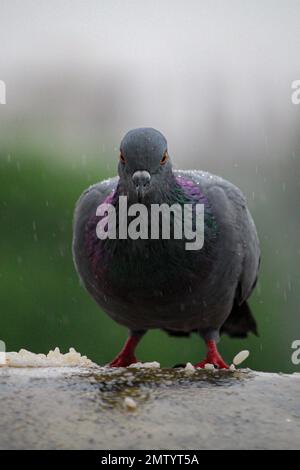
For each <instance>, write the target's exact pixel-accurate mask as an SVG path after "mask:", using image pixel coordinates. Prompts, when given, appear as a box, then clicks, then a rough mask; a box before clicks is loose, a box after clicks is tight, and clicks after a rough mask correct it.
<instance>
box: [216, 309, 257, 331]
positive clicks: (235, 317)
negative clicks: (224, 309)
mask: <svg viewBox="0 0 300 470" xmlns="http://www.w3.org/2000/svg"><path fill="white" fill-rule="evenodd" d="M220 332H221V334H222V333H226V334H228V335H229V336H231V337H232V338H246V337H247V336H248V333H254V334H255V335H256V336H258V332H257V324H256V321H255V319H254V317H253V315H252V312H251V310H250V307H249V305H248V303H247V302H243V303H242V304H241V305H239V304H238V303H237V302H235V303H234V304H233V307H232V310H231V313H230V315H229V317H228V318H227V320H226V321H225V323H224V325H223V326H222V328H221V330H220Z"/></svg>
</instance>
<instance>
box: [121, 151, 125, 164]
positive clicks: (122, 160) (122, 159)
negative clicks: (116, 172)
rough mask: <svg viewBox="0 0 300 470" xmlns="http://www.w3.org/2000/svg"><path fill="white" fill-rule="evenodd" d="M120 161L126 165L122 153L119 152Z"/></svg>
mask: <svg viewBox="0 0 300 470" xmlns="http://www.w3.org/2000/svg"><path fill="white" fill-rule="evenodd" d="M120 161H121V162H122V163H126V160H125V157H124V155H123V154H122V152H120Z"/></svg>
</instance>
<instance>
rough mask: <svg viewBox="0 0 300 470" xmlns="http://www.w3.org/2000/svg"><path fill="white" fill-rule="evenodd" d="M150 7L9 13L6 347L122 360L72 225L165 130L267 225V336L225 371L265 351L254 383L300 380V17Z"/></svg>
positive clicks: (12, 9)
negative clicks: (294, 92) (299, 353)
mask: <svg viewBox="0 0 300 470" xmlns="http://www.w3.org/2000/svg"><path fill="white" fill-rule="evenodd" d="M150 3H151V6H149V3H148V2H146V1H140V2H137V1H135V0H132V1H127V0H126V1H123V2H120V1H115V2H109V1H107V0H103V1H102V2H97V1H94V0H89V1H88V2H82V1H80V0H74V1H72V2H70V1H68V0H65V1H64V2H59V1H57V0H54V1H53V2H44V1H43V2H39V3H38V4H37V2H34V1H31V0H24V1H18V0H10V1H7V0H2V2H1V19H0V21H1V29H0V65H1V67H0V79H1V80H4V81H5V83H6V87H7V104H6V105H0V208H1V209H0V230H1V234H0V243H1V245H0V302H1V305H0V339H2V340H3V341H5V343H6V346H7V350H18V349H20V348H26V349H29V350H31V351H34V352H48V351H49V349H53V348H54V347H55V346H59V347H60V348H61V350H62V351H64V352H65V351H67V350H68V348H69V347H75V348H76V349H77V350H79V351H80V352H81V353H82V354H87V355H88V356H89V357H90V358H91V359H93V360H94V361H96V362H97V363H99V364H105V363H107V362H108V361H109V360H110V359H112V357H114V356H115V355H116V353H117V352H118V351H119V349H120V347H121V345H122V342H123V341H124V340H125V337H126V331H125V329H124V328H122V327H120V326H118V325H116V324H115V323H113V322H112V321H111V320H110V319H109V318H108V317H107V316H106V315H105V314H104V313H103V312H101V311H100V309H99V308H98V306H97V305H96V304H95V303H94V301H93V300H92V299H91V298H90V297H89V295H88V294H87V293H86V292H85V291H84V289H83V288H82V287H81V286H80V285H79V281H78V278H77V275H76V273H75V270H74V267H73V262H72V256H71V238H72V215H73V209H74V204H75V202H76V200H77V198H78V197H79V195H80V194H81V192H82V191H83V190H84V189H85V188H86V187H87V186H89V185H90V184H92V183H94V182H96V181H99V180H101V179H102V178H106V177H108V176H113V175H115V174H116V166H117V160H118V145H119V142H120V140H121V138H122V136H123V134H124V133H125V132H126V131H127V130H129V129H130V128H133V127H139V126H144V125H149V126H153V127H156V128H158V129H160V130H161V131H162V132H163V133H164V134H165V135H166V137H167V138H168V141H169V150H170V154H171V156H172V157H174V162H175V166H176V167H179V168H186V169H188V168H197V169H203V170H208V171H212V172H213V173H216V174H219V175H221V176H223V177H225V178H227V179H229V180H230V181H232V182H233V183H235V184H236V185H238V186H239V187H240V188H241V189H242V190H243V191H244V193H245V194H246V196H247V199H248V203H249V207H250V210H251V212H252V214H253V217H254V220H255V222H256V224H257V228H258V232H259V236H260V240H261V246H262V266H261V274H260V277H259V282H258V285H257V288H256V290H255V292H254V294H253V295H252V297H251V302H250V303H251V307H252V309H253V312H254V314H255V317H256V319H257V322H258V326H259V333H260V336H259V338H256V337H254V336H250V337H249V338H248V339H246V340H241V341H240V340H232V339H229V338H227V337H223V338H222V341H221V345H220V350H221V352H222V353H223V355H224V357H225V359H226V360H227V361H228V362H230V361H231V358H232V357H233V356H234V355H235V354H236V353H237V352H239V351H240V350H241V349H249V350H250V351H251V356H250V358H249V360H248V361H247V365H248V366H249V367H252V368H255V369H258V370H269V371H284V372H293V371H299V370H300V366H299V365H298V366H297V365H293V364H292V362H291V355H292V349H291V344H292V342H293V341H294V340H296V339H300V328H299V324H300V321H299V299H300V271H299V261H300V243H299V239H300V221H299V202H300V197H299V196H300V163H299V158H300V137H299V128H300V106H295V105H293V104H292V103H291V83H292V81H293V80H295V79H297V78H298V79H299V76H297V74H298V72H299V68H298V67H297V64H298V63H299V57H298V54H299V49H300V31H299V27H298V18H299V14H300V11H299V10H300V5H299V2H296V1H294V0H291V1H290V2H289V6H288V7H287V6H286V2H283V1H279V0H278V1H275V0H274V1H272V2H270V1H269V0H266V1H265V2H263V4H262V2H256V1H251V2H250V1H249V2H247V1H246V2H245V1H242V2H240V1H237V0H233V1H232V2H230V5H229V4H228V3H227V2H226V4H225V2H217V1H216V2H208V1H203V2H197V1H194V0H190V2H189V8H187V7H186V3H185V2H180V1H173V2H170V1H168V0H166V1H164V2H156V1H153V2H150ZM67 18H68V20H67ZM162 18H165V20H166V21H162ZM204 353H205V350H204V345H203V343H202V341H201V340H200V338H199V337H198V336H197V335H194V336H192V337H191V338H190V339H181V338H171V337H169V336H167V335H166V334H164V333H162V332H159V331H151V332H149V333H148V334H147V335H146V336H145V338H144V340H143V341H142V343H141V345H140V346H139V350H138V358H139V359H140V360H143V361H153V360H158V361H160V362H161V364H162V365H163V366H172V365H174V364H176V363H184V362H187V361H191V362H198V361H199V360H201V359H202V358H203V357H204Z"/></svg>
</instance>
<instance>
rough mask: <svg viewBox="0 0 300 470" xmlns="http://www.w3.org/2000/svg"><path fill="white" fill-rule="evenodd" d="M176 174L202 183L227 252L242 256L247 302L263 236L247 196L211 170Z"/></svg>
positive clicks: (242, 292) (240, 274) (241, 287)
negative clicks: (259, 233)
mask: <svg viewBox="0 0 300 470" xmlns="http://www.w3.org/2000/svg"><path fill="white" fill-rule="evenodd" d="M176 174H178V175H181V176H183V177H184V176H185V177H188V178H190V179H192V180H193V181H194V182H196V183H198V184H199V185H200V187H201V189H202V190H203V192H204V194H205V195H206V196H207V198H208V200H209V202H210V204H211V206H212V210H213V213H214V215H215V216H216V218H217V222H218V224H219V225H221V228H222V237H223V240H222V243H223V248H224V253H225V252H226V253H230V252H232V253H233V254H237V253H238V254H239V256H240V257H241V263H240V267H239V269H237V268H236V269H237V272H236V275H237V281H238V284H237V292H236V296H237V300H238V302H239V303H240V304H241V303H243V302H244V301H245V300H246V299H247V298H248V297H249V296H250V294H251V292H252V290H253V289H254V287H255V283H256V280H257V276H258V270H259V265H260V246H259V239H258V235H257V231H256V227H255V224H254V222H253V219H252V216H251V214H250V212H249V210H248V208H247V202H246V198H245V196H244V195H243V193H242V192H241V190H240V189H239V188H237V187H236V186H235V185H234V184H232V183H230V182H229V181H226V180H224V179H223V178H220V177H219V176H215V175H212V174H210V173H207V172H203V171H196V170H194V171H177V172H176ZM230 261H231V260H229V259H227V260H225V261H224V262H227V263H230Z"/></svg>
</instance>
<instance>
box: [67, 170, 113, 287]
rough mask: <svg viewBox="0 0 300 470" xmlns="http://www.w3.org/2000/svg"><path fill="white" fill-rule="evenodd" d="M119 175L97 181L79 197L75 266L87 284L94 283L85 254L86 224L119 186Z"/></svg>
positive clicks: (75, 230)
mask: <svg viewBox="0 0 300 470" xmlns="http://www.w3.org/2000/svg"><path fill="white" fill-rule="evenodd" d="M118 180H119V178H118V177H115V178H110V179H108V180H105V181H101V182H100V183H96V184H94V185H92V186H90V187H89V188H88V189H86V190H85V191H84V192H83V193H82V195H81V196H80V198H79V199H78V201H77V203H76V207H75V212H74V219H73V243H72V252H73V259H74V263H75V267H76V269H77V272H78V274H79V276H80V278H81V280H83V279H84V281H85V284H86V283H88V282H89V283H90V284H92V278H91V276H90V275H89V268H88V262H87V259H86V254H85V247H84V244H85V226H86V224H87V222H88V220H89V219H90V217H91V216H92V215H95V214H96V210H97V207H98V206H99V205H100V204H101V203H102V202H103V201H104V200H105V198H106V197H107V196H108V195H109V194H110V193H111V192H112V191H113V190H114V189H115V188H116V187H117V184H118Z"/></svg>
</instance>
